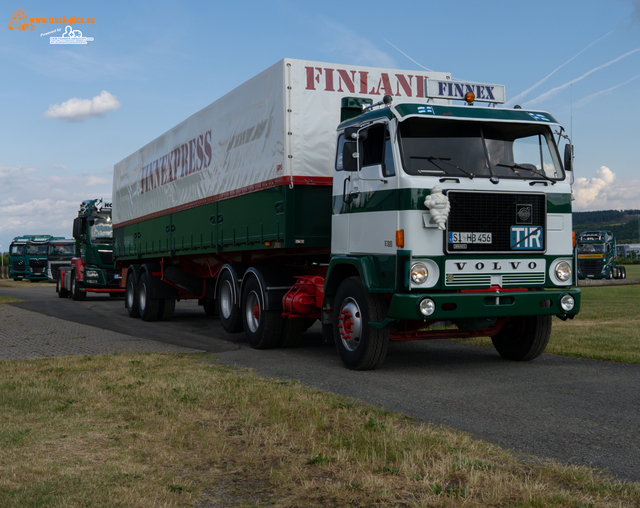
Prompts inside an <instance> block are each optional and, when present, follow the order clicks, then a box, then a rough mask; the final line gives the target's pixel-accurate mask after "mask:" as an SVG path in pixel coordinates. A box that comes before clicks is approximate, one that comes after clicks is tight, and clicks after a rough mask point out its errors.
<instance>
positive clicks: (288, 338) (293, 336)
mask: <svg viewBox="0 0 640 508" xmlns="http://www.w3.org/2000/svg"><path fill="white" fill-rule="evenodd" d="M307 321H308V319H306V318H285V320H284V322H283V324H282V336H281V337H280V344H278V346H279V347H296V346H297V345H298V344H300V339H301V338H302V334H303V333H304V332H306V331H307V330H308V329H309V327H308V326H307Z"/></svg>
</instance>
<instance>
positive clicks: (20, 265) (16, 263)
mask: <svg viewBox="0 0 640 508" xmlns="http://www.w3.org/2000/svg"><path fill="white" fill-rule="evenodd" d="M11 267H12V268H13V269H14V270H24V261H14V262H12V263H11Z"/></svg>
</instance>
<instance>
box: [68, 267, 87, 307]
mask: <svg viewBox="0 0 640 508" xmlns="http://www.w3.org/2000/svg"><path fill="white" fill-rule="evenodd" d="M71 298H72V299H73V300H75V301H81V300H86V299H87V293H85V292H84V291H81V290H80V284H79V281H78V276H77V275H76V271H75V270H73V271H72V272H71Z"/></svg>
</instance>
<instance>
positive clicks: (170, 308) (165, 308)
mask: <svg viewBox="0 0 640 508" xmlns="http://www.w3.org/2000/svg"><path fill="white" fill-rule="evenodd" d="M175 310H176V301H175V300H174V299H173V298H162V299H160V308H159V310H158V321H169V320H170V319H171V318H172V317H173V313H174V311H175Z"/></svg>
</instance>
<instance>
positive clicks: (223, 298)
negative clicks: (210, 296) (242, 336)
mask: <svg viewBox="0 0 640 508" xmlns="http://www.w3.org/2000/svg"><path fill="white" fill-rule="evenodd" d="M234 284H235V282H234V280H233V277H232V275H231V274H230V273H229V272H228V271H227V270H225V271H223V272H222V275H220V279H219V280H218V294H217V295H216V305H217V307H218V315H219V316H220V322H221V323H222V328H224V331H225V332H227V333H239V332H241V331H242V316H241V313H240V308H239V307H238V306H237V305H235V303H234V302H233V294H234V292H235V288H234V287H233V286H234Z"/></svg>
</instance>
